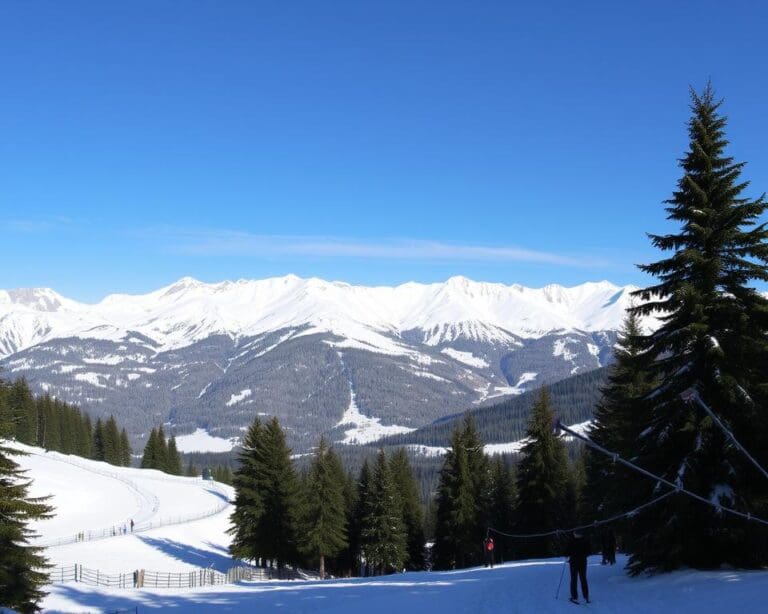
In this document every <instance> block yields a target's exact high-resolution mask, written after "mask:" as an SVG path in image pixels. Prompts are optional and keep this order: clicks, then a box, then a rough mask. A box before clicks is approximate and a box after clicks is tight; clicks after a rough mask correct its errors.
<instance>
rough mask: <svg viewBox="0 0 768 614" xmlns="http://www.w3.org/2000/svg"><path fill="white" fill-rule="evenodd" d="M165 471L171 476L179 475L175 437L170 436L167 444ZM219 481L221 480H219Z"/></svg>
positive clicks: (179, 468) (179, 464)
mask: <svg viewBox="0 0 768 614" xmlns="http://www.w3.org/2000/svg"><path fill="white" fill-rule="evenodd" d="M166 471H167V472H168V473H170V474H171V475H181V471H182V469H181V456H180V455H179V450H178V449H177V448H176V436H175V435H173V436H171V439H170V441H169V442H168V460H167V462H166ZM220 481H221V480H220Z"/></svg>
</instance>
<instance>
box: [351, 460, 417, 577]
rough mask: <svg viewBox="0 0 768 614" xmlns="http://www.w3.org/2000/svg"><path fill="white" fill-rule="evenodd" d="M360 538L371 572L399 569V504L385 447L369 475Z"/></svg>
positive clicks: (402, 555)
mask: <svg viewBox="0 0 768 614" xmlns="http://www.w3.org/2000/svg"><path fill="white" fill-rule="evenodd" d="M361 539H362V547H363V555H364V556H365V560H366V563H367V564H369V565H370V567H371V569H372V570H373V572H374V573H377V574H384V573H389V572H392V571H399V570H400V569H402V567H403V563H404V562H405V559H406V556H407V552H406V535H405V526H404V525H403V518H402V505H401V503H400V497H399V495H398V492H397V489H396V487H395V483H394V481H393V479H392V473H391V471H390V470H389V463H388V462H387V457H386V455H385V454H384V450H380V451H379V454H378V456H377V457H376V464H375V465H374V468H373V473H372V475H371V480H370V490H369V496H368V498H367V500H366V510H365V515H364V516H363V523H362V527H361Z"/></svg>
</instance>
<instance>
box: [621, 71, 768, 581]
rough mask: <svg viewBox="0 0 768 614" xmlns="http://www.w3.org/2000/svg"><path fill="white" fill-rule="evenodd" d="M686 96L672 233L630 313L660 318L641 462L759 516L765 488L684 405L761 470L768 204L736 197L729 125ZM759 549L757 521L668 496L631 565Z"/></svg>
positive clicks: (705, 560) (767, 457)
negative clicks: (762, 285) (724, 428)
mask: <svg viewBox="0 0 768 614" xmlns="http://www.w3.org/2000/svg"><path fill="white" fill-rule="evenodd" d="M691 98H692V105H691V110H692V115H691V119H690V121H689V124H688V134H689V138H690V146H689V148H688V151H687V152H686V153H685V155H684V156H683V158H682V159H681V160H680V162H679V164H680V167H681V169H682V178H681V179H680V181H679V182H678V185H677V190H676V191H675V192H674V193H673V195H672V198H670V199H669V200H668V201H666V204H667V205H668V207H667V212H668V214H669V215H668V219H670V220H671V221H672V222H673V223H676V224H678V225H679V228H678V229H677V231H676V232H673V233H670V234H666V235H651V241H652V243H653V244H654V246H655V247H657V248H659V249H660V250H662V251H663V252H666V254H665V257H664V258H662V259H661V260H659V261H657V262H655V263H652V264H648V265H644V266H641V267H640V268H641V269H642V270H643V271H644V272H646V273H649V274H650V275H652V276H654V277H656V278H657V280H658V283H657V284H656V285H653V286H650V287H648V288H646V289H645V290H642V291H640V292H639V293H638V295H639V296H640V297H641V298H642V299H643V300H645V301H647V302H646V303H644V304H641V305H638V306H637V307H635V308H634V311H635V313H638V314H640V315H650V314H655V315H657V316H659V317H660V319H661V326H660V327H659V328H658V329H657V331H656V332H655V333H654V334H652V335H649V336H648V337H647V338H645V344H644V350H645V351H646V352H648V353H649V354H650V355H651V356H652V357H653V359H654V361H653V363H652V365H651V376H652V378H653V379H654V381H656V382H658V386H657V387H656V388H655V389H654V390H653V392H652V393H651V394H650V395H648V396H647V400H648V407H647V410H646V411H647V412H649V414H650V416H649V419H648V421H647V424H648V430H647V431H646V432H644V433H643V436H642V438H641V440H640V442H639V444H640V445H639V458H638V463H639V464H640V465H642V466H643V467H645V468H647V469H649V470H651V471H653V472H654V473H657V474H659V475H662V476H664V477H665V478H667V479H669V480H671V481H673V482H676V483H678V484H680V485H681V486H683V487H685V488H688V489H690V490H692V491H694V492H696V493H698V494H699V495H701V496H703V497H705V498H707V499H711V500H713V501H716V502H717V503H719V504H721V505H725V506H728V507H733V508H737V509H740V510H743V511H749V512H751V513H753V514H761V515H766V514H767V513H768V506H767V505H766V502H767V501H768V497H767V495H768V493H767V492H766V490H767V489H766V487H767V485H766V483H765V480H763V479H757V478H758V477H759V474H757V473H755V469H754V467H752V466H750V464H749V462H748V461H747V460H746V459H745V458H744V456H743V455H742V454H741V453H740V452H739V451H738V449H737V448H736V447H735V446H733V445H732V444H731V443H730V442H729V441H728V439H727V438H726V436H725V435H724V434H723V433H722V432H721V431H720V429H719V428H718V427H717V426H716V425H715V424H714V423H713V421H712V419H711V418H710V417H709V416H707V415H706V413H704V412H703V411H702V409H701V408H700V407H698V406H697V405H696V404H695V403H690V402H687V401H686V400H684V399H683V398H682V397H681V395H682V393H683V392H685V391H687V390H690V389H695V390H696V392H697V394H698V395H699V397H700V398H701V399H702V400H703V402H704V403H705V404H706V405H707V406H708V407H710V408H711V409H712V410H713V411H714V412H715V413H716V414H717V415H718V416H719V417H720V419H721V420H722V421H723V422H724V423H725V424H726V425H728V428H729V429H730V430H731V431H732V432H733V434H734V435H735V436H736V438H737V439H738V440H739V441H740V442H741V443H742V444H743V445H744V446H745V447H746V448H747V449H748V450H750V451H751V452H752V453H753V454H754V455H755V456H756V457H757V459H758V460H759V461H761V462H762V464H763V465H765V464H767V463H768V453H766V447H765V441H766V440H768V412H767V411H766V408H767V407H768V375H767V374H768V299H766V298H765V297H764V296H762V295H761V294H760V293H759V292H758V291H757V290H756V289H755V287H754V284H755V282H756V281H760V282H765V281H766V280H768V229H767V228H766V225H765V223H761V221H760V220H761V218H763V216H764V215H765V212H766V208H767V207H768V203H767V202H766V201H765V199H764V197H760V198H758V199H757V200H752V199H749V198H746V197H745V196H744V195H743V192H744V190H745V189H746V188H747V186H748V182H746V181H743V180H742V179H741V172H742V170H743V168H744V163H740V162H735V161H734V159H733V158H732V157H730V156H728V155H726V153H725V149H726V147H727V145H728V141H727V139H726V136H725V126H726V119H725V117H723V116H722V115H721V114H720V106H721V104H722V101H718V100H716V98H715V94H714V91H713V89H712V87H711V85H707V87H706V88H705V89H704V91H703V92H702V94H701V95H699V94H696V93H695V92H692V93H691ZM766 541H767V540H766V537H765V532H764V531H763V530H762V529H758V528H757V527H755V526H754V525H753V524H751V523H745V522H743V521H740V520H736V519H732V518H730V517H724V516H723V515H721V514H718V513H717V510H715V509H713V508H710V507H709V506H706V505H702V504H700V503H698V502H695V501H692V500H690V499H688V498H685V497H683V496H681V495H675V496H673V497H671V498H669V499H666V500H664V501H662V502H661V503H660V504H659V505H658V506H656V507H654V508H652V509H650V510H648V512H647V513H644V514H642V515H640V516H639V517H638V519H637V522H636V523H635V524H634V539H633V550H632V557H631V562H630V567H631V569H632V571H633V572H635V573H637V572H639V571H641V570H646V569H672V568H675V567H678V566H681V565H686V566H692V567H717V566H719V565H722V564H724V563H727V564H730V565H733V566H737V567H740V566H757V565H764V564H765V563H766V562H768V552H767V551H766V547H765V544H766Z"/></svg>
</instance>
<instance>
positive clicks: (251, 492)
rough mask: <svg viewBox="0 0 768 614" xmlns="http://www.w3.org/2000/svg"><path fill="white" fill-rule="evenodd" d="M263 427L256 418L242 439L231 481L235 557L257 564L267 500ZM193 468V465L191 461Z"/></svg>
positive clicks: (232, 530) (232, 533)
mask: <svg viewBox="0 0 768 614" xmlns="http://www.w3.org/2000/svg"><path fill="white" fill-rule="evenodd" d="M263 434H264V425H263V424H262V423H261V421H260V420H259V419H258V418H256V419H255V420H254V421H253V424H251V426H250V428H249V429H248V432H247V433H246V435H245V438H244V439H243V443H242V445H241V446H240V452H239V454H238V468H237V469H236V470H235V474H234V476H233V479H232V485H233V486H234V488H235V510H234V512H232V516H231V520H232V523H231V524H232V526H231V528H230V529H229V533H230V534H231V535H232V536H233V537H232V545H231V546H230V551H231V552H232V556H234V557H236V558H239V559H244V560H252V561H256V560H258V559H259V557H260V556H261V552H260V550H259V543H258V527H259V521H260V519H261V517H262V516H263V515H264V510H265V507H264V498H263V493H262V489H261V484H260V481H259V480H260V478H261V472H262V470H263V464H262V456H263V450H262V448H263V445H262V438H263ZM190 464H191V461H190Z"/></svg>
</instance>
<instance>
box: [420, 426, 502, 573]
mask: <svg viewBox="0 0 768 614" xmlns="http://www.w3.org/2000/svg"><path fill="white" fill-rule="evenodd" d="M488 478H489V475H488V457H487V456H486V455H485V453H484V452H483V444H482V441H480V437H479V435H478V433H477V428H476V427H475V423H474V420H473V419H472V416H471V415H470V414H467V415H466V416H465V418H464V421H463V423H462V426H461V427H460V428H458V429H457V430H456V431H454V433H453V435H452V437H451V449H450V450H449V451H448V453H447V454H446V456H445V462H444V463H443V468H442V469H441V471H440V483H439V485H438V489H437V501H436V506H437V509H436V524H435V545H434V548H433V563H434V565H435V566H436V567H437V568H439V569H453V568H461V567H468V566H470V565H474V564H477V563H479V562H480V560H481V558H482V541H483V538H484V537H485V533H486V528H487V510H488V498H487V497H488Z"/></svg>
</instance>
